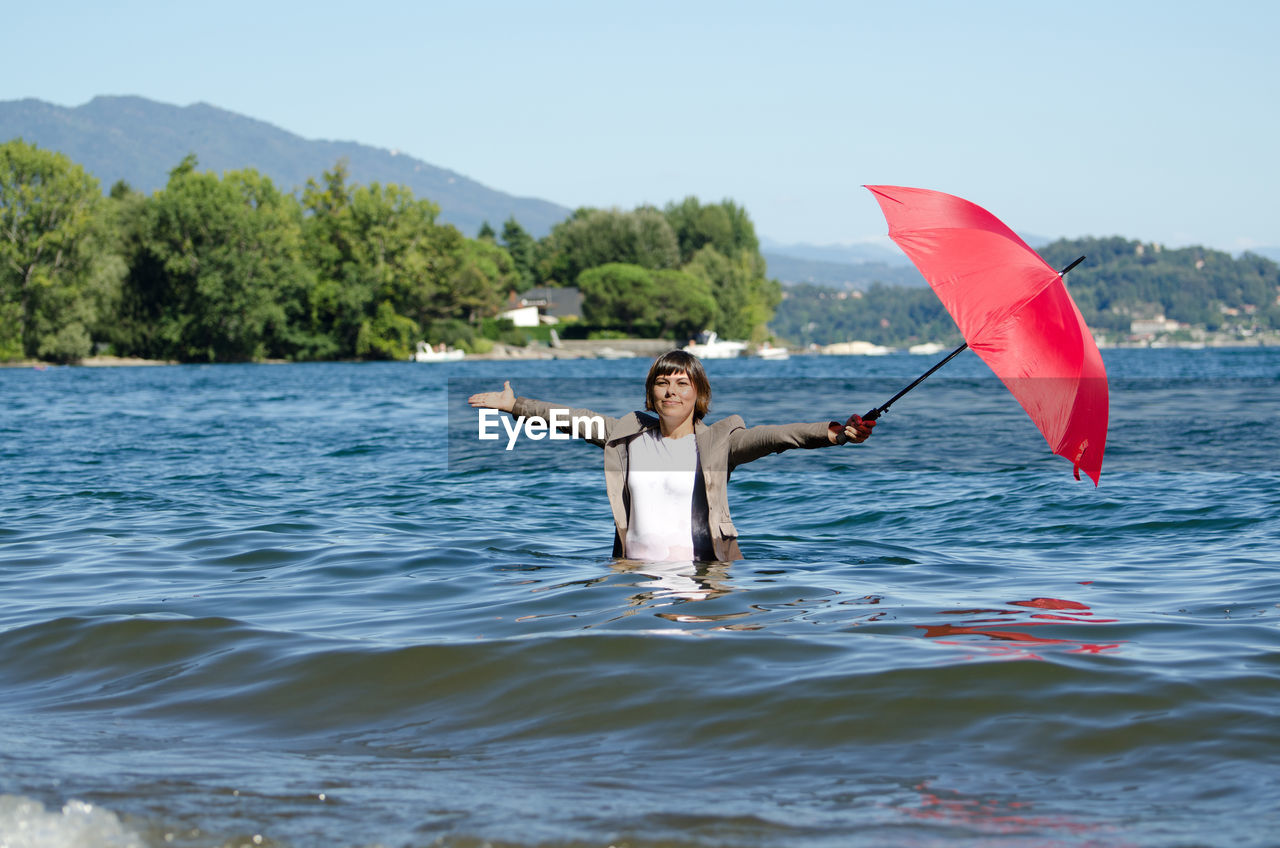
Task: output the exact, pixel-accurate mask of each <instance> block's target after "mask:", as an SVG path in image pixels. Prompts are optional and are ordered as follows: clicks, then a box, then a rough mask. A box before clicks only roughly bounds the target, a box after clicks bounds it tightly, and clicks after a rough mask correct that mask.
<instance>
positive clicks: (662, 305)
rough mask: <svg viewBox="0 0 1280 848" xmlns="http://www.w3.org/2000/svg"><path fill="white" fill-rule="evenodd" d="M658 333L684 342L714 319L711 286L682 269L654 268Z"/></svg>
mask: <svg viewBox="0 0 1280 848" xmlns="http://www.w3.org/2000/svg"><path fill="white" fill-rule="evenodd" d="M653 282H654V297H655V299H656V301H657V319H658V329H657V331H656V333H655V335H657V336H664V337H670V338H673V339H674V340H675V341H677V342H685V341H688V340H689V339H692V338H694V337H695V336H697V334H698V333H699V332H701V331H702V330H705V329H706V328H707V327H710V326H711V325H712V324H713V323H714V322H715V317H716V299H715V296H714V295H713V294H712V293H711V285H710V284H709V283H708V282H707V281H706V280H705V279H703V278H702V277H699V276H698V275H696V274H689V273H686V272H684V271H669V270H663V271H654V272H653Z"/></svg>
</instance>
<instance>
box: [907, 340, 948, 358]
mask: <svg viewBox="0 0 1280 848" xmlns="http://www.w3.org/2000/svg"><path fill="white" fill-rule="evenodd" d="M944 350H946V348H945V347H943V346H942V345H940V344H938V343H937V342H925V343H923V344H916V345H912V346H911V347H909V348H907V353H916V354H920V355H922V356H934V355H936V354H939V353H942V352H943V351H944Z"/></svg>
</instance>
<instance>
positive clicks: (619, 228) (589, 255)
mask: <svg viewBox="0 0 1280 848" xmlns="http://www.w3.org/2000/svg"><path fill="white" fill-rule="evenodd" d="M542 252H543V259H542V262H541V266H542V267H541V269H540V270H541V274H540V276H541V277H542V279H544V280H550V281H555V282H557V283H559V284H561V285H569V284H572V283H573V282H574V281H576V280H577V279H578V275H579V274H581V273H582V272H583V271H586V270H587V269H589V268H595V267H597V266H600V265H605V264H608V263H622V264H626V265H638V266H640V267H641V268H648V269H650V270H655V271H656V270H660V269H663V268H678V267H679V266H680V246H679V244H678V243H677V241H676V235H675V232H674V231H673V230H672V229H671V225H670V224H669V223H667V219H666V218H665V217H664V216H663V214H662V213H661V212H659V211H658V210H657V209H654V208H652V207H648V206H645V207H641V208H639V209H636V210H634V211H632V212H622V211H620V210H617V209H578V210H577V211H576V212H574V213H573V215H571V216H570V217H569V218H568V219H567V220H564V221H561V222H560V223H559V224H556V225H555V226H554V227H553V228H552V229H551V233H550V234H549V235H548V236H547V238H546V239H545V240H544V242H543V251H542Z"/></svg>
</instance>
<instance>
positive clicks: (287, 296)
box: [129, 156, 310, 362]
mask: <svg viewBox="0 0 1280 848" xmlns="http://www.w3.org/2000/svg"><path fill="white" fill-rule="evenodd" d="M195 168H196V160H195V157H194V156H188V157H187V158H186V159H184V160H183V161H182V163H181V164H179V165H178V166H177V167H176V168H174V169H173V171H171V172H170V175H169V182H168V184H167V185H166V186H165V188H164V190H163V191H160V192H158V193H157V194H156V195H154V196H153V197H152V198H151V200H150V201H149V202H148V203H147V206H146V209H145V212H144V214H143V221H142V225H141V235H140V240H141V243H140V245H139V251H138V253H137V255H136V256H135V262H134V267H133V269H132V271H131V274H130V279H129V285H130V287H131V289H132V292H131V297H130V300H131V303H132V305H133V306H134V309H135V313H134V315H132V316H131V317H132V319H133V320H134V322H135V325H136V326H137V327H138V328H139V330H140V332H139V333H138V334H137V338H138V339H139V340H140V347H141V348H142V350H140V351H138V352H140V353H143V354H144V355H150V356H158V357H161V358H169V359H178V360H183V361H208V362H235V361H248V360H255V359H260V358H263V357H264V356H272V355H277V356H278V355H282V354H288V353H290V352H291V351H289V350H288V349H287V348H288V346H289V341H290V333H289V328H288V326H287V324H288V319H287V314H286V308H285V306H284V305H283V304H284V303H285V302H288V301H290V300H295V299H298V298H300V297H303V296H305V293H306V292H307V291H308V289H309V288H310V278H309V274H308V272H307V269H306V267H305V266H304V265H303V263H302V260H301V246H302V241H301V237H302V230H301V210H300V208H299V206H298V204H297V201H296V200H294V198H293V197H292V196H291V195H286V194H282V193H281V192H280V191H279V190H277V189H276V188H275V186H274V185H273V184H272V183H271V180H270V179H268V178H267V177H264V176H262V175H261V174H259V173H258V172H257V171H254V170H251V169H250V170H244V171H232V172H229V173H227V174H225V175H224V176H223V177H222V178H219V177H218V176H217V175H215V174H212V173H199V172H197V171H196V170H195Z"/></svg>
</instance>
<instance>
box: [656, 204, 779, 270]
mask: <svg viewBox="0 0 1280 848" xmlns="http://www.w3.org/2000/svg"><path fill="white" fill-rule="evenodd" d="M663 214H664V215H665V216H666V218H667V223H669V224H670V225H671V229H672V231H673V232H675V234H676V240H677V241H678V242H679V244H680V261H681V262H683V263H688V262H690V261H692V260H693V257H694V256H695V255H697V253H698V251H699V250H701V249H702V248H704V247H706V246H707V245H710V246H711V247H714V248H715V249H716V250H717V251H719V252H720V253H721V254H723V255H725V256H736V255H737V254H738V253H740V252H742V251H747V252H748V253H753V254H755V253H759V252H760V241H759V239H757V238H756V229H755V225H754V224H752V223H751V218H750V217H748V216H747V210H745V209H743V208H742V207H741V206H738V205H737V204H735V203H734V202H733V201H732V200H723V201H721V202H720V203H715V204H707V205H703V204H702V203H701V202H700V201H699V200H698V198H696V197H692V196H690V197H686V198H685V199H684V200H682V201H681V202H679V203H669V204H667V206H666V208H665V209H664V210H663Z"/></svg>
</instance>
